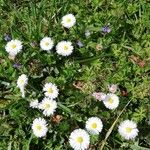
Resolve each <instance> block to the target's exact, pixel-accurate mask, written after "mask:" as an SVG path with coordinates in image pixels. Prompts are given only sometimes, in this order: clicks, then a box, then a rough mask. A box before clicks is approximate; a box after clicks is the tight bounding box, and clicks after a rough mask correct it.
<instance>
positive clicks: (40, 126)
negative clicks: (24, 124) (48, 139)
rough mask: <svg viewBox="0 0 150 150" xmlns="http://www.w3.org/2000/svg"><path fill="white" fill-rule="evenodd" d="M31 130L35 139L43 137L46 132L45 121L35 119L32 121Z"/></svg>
mask: <svg viewBox="0 0 150 150" xmlns="http://www.w3.org/2000/svg"><path fill="white" fill-rule="evenodd" d="M32 130H33V133H34V135H35V136H36V137H44V136H45V135H46V133H47V131H48V129H47V124H46V121H45V119H43V118H36V119H35V120H34V121H33V124H32Z"/></svg>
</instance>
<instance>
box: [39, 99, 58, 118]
mask: <svg viewBox="0 0 150 150" xmlns="http://www.w3.org/2000/svg"><path fill="white" fill-rule="evenodd" d="M56 108H57V103H56V101H55V100H52V99H49V98H44V99H43V100H42V102H41V103H40V104H39V109H42V110H43V114H44V115H45V116H50V115H53V113H54V112H55V111H56Z"/></svg>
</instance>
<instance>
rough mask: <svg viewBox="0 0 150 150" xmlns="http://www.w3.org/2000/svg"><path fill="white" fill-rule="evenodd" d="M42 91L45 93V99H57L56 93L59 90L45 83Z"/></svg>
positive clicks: (53, 85)
mask: <svg viewBox="0 0 150 150" xmlns="http://www.w3.org/2000/svg"><path fill="white" fill-rule="evenodd" d="M43 91H44V92H45V93H44V94H45V96H46V97H49V98H52V99H54V98H57V96H58V94H59V93H58V92H59V90H58V89H57V86H56V85H55V84H52V83H46V84H45V85H44V88H43Z"/></svg>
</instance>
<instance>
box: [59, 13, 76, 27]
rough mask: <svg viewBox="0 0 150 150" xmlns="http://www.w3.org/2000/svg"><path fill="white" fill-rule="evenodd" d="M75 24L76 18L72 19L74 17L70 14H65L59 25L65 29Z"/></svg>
mask: <svg viewBox="0 0 150 150" xmlns="http://www.w3.org/2000/svg"><path fill="white" fill-rule="evenodd" d="M75 23H76V18H75V17H74V15H72V14H67V15H65V16H63V17H62V21H61V24H62V25H63V26H64V27H65V28H68V29H69V28H71V27H72V26H74V25H75Z"/></svg>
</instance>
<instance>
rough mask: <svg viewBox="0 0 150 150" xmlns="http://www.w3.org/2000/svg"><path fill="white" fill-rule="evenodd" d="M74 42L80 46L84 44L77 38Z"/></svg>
mask: <svg viewBox="0 0 150 150" xmlns="http://www.w3.org/2000/svg"><path fill="white" fill-rule="evenodd" d="M76 44H77V45H78V46H79V47H80V48H81V47H83V46H84V44H83V43H82V42H81V41H79V40H78V41H77V43H76Z"/></svg>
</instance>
